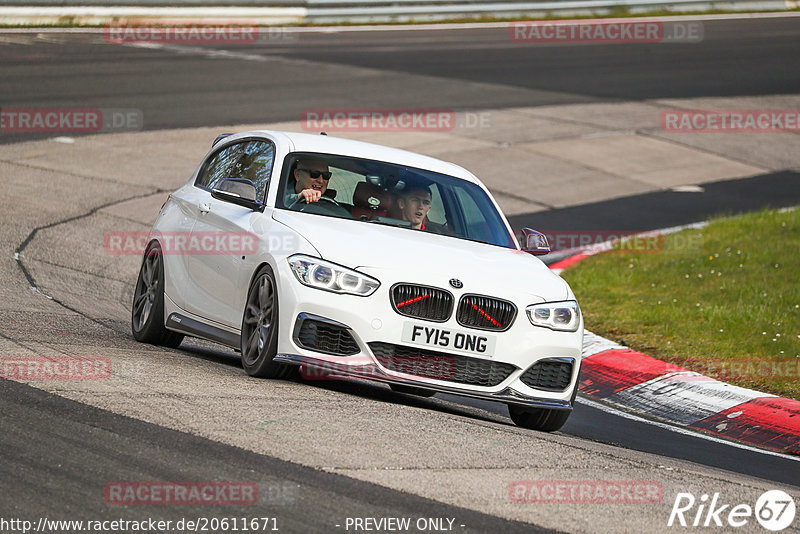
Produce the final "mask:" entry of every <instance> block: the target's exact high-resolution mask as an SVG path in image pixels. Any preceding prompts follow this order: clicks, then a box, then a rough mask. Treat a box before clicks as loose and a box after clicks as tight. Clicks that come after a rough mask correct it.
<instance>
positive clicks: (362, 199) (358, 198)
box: [353, 182, 392, 210]
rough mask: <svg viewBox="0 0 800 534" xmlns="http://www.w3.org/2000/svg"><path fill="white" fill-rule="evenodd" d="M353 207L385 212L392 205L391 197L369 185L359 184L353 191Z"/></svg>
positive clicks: (386, 192) (365, 183) (387, 193)
mask: <svg viewBox="0 0 800 534" xmlns="http://www.w3.org/2000/svg"><path fill="white" fill-rule="evenodd" d="M353 205H354V206H357V207H359V208H365V209H376V210H386V209H388V208H389V206H391V205H392V195H391V194H390V193H389V192H388V191H384V190H383V189H380V188H379V187H375V186H374V185H372V184H370V183H367V182H361V183H359V184H358V185H357V186H356V189H355V191H353Z"/></svg>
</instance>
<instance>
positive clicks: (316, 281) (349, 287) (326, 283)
mask: <svg viewBox="0 0 800 534" xmlns="http://www.w3.org/2000/svg"><path fill="white" fill-rule="evenodd" d="M288 261H289V266H290V267H291V268H292V272H293V273H294V275H295V276H296V277H297V280H299V281H300V283H301V284H303V285H307V286H309V287H315V288H317V289H324V290H325V291H333V292H334V293H347V294H350V295H358V296H359V297H366V296H369V295H371V294H372V293H374V292H375V290H376V289H378V286H379V285H381V283H380V282H378V281H377V280H375V279H374V278H371V277H369V276H367V275H365V274H361V273H360V272H358V271H354V270H353V269H348V268H346V267H342V266H341V265H336V264H335V263H331V262H329V261H325V260H321V259H319V258H312V257H311V256H304V255H302V254H297V255H295V256H292V257H290V258H289V259H288Z"/></svg>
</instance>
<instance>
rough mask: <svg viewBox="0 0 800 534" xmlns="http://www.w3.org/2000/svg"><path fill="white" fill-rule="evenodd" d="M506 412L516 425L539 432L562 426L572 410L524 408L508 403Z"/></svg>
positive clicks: (553, 429)
mask: <svg viewBox="0 0 800 534" xmlns="http://www.w3.org/2000/svg"><path fill="white" fill-rule="evenodd" d="M508 413H509V415H510V416H511V420H512V421H514V424H516V425H517V426H521V427H523V428H530V429H531V430H538V431H540V432H555V431H556V430H559V429H560V428H561V427H562V426H564V423H566V422H567V419H569V415H570V413H572V412H570V411H569V410H549V409H547V408H524V407H522V406H518V405H516V404H509V405H508Z"/></svg>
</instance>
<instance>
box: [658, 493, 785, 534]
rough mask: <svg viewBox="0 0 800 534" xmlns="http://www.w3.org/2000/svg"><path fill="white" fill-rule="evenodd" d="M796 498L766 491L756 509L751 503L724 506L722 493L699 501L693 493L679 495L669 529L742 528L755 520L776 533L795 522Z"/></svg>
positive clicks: (673, 508)
mask: <svg viewBox="0 0 800 534" xmlns="http://www.w3.org/2000/svg"><path fill="white" fill-rule="evenodd" d="M795 511H796V510H795V503H794V499H793V498H792V497H791V496H790V495H789V494H788V493H786V492H784V491H781V490H770V491H767V492H764V493H763V494H762V495H761V496H760V497H759V498H758V500H756V504H755V506H750V505H749V504H744V503H742V504H736V505H733V504H725V503H723V502H722V501H721V500H720V496H719V493H714V495H712V496H711V497H709V496H708V495H707V494H703V495H702V496H700V498H699V499H697V498H695V496H694V495H692V494H691V493H678V495H676V496H675V503H674V504H673V505H672V512H671V513H670V514H669V520H668V521H667V526H668V527H671V526H673V525H675V526H681V527H725V528H726V529H729V528H731V527H734V528H738V527H743V526H745V525H747V524H748V523H750V521H751V520H752V519H753V517H755V519H756V521H758V523H759V524H760V525H761V526H762V527H764V528H765V529H767V530H771V531H773V532H777V531H780V530H783V529H785V528H786V527H788V526H789V525H791V524H792V522H793V521H794V516H795Z"/></svg>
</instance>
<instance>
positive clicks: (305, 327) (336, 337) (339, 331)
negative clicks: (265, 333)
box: [294, 315, 361, 356]
mask: <svg viewBox="0 0 800 534" xmlns="http://www.w3.org/2000/svg"><path fill="white" fill-rule="evenodd" d="M299 320H300V321H301V323H300V325H299V327H298V328H296V329H295V337H294V339H295V341H296V342H297V344H298V345H300V346H301V347H303V348H304V349H308V350H313V351H316V352H324V353H325V354H335V355H337V356H351V355H353V354H358V353H359V352H361V349H359V348H358V344H357V343H356V340H355V339H353V336H352V335H350V332H348V331H347V328H345V327H344V326H337V325H336V324H331V323H328V322H324V321H318V320H316V319H309V318H307V317H304V316H302V315H301V316H300V319H299Z"/></svg>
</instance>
